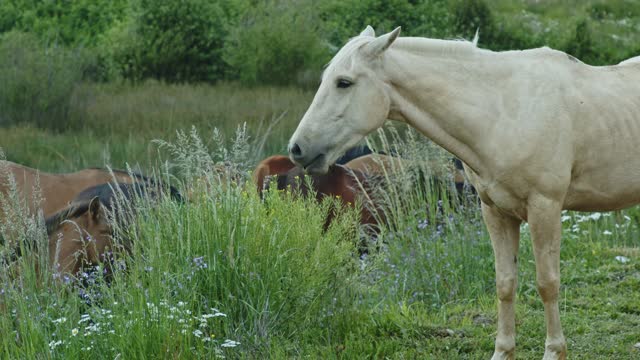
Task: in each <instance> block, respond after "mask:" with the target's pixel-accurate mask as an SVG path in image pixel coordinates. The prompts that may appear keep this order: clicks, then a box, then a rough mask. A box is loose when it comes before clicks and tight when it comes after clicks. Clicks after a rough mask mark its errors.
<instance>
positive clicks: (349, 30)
mask: <svg viewBox="0 0 640 360" xmlns="http://www.w3.org/2000/svg"><path fill="white" fill-rule="evenodd" d="M320 18H321V19H322V21H323V24H324V26H323V28H322V30H323V33H324V34H326V35H325V36H326V38H327V39H328V40H329V42H330V43H331V45H333V46H334V47H336V48H339V47H341V46H342V45H343V44H344V43H345V42H346V41H347V40H348V39H349V38H351V37H354V36H356V35H358V34H359V33H360V32H361V31H362V30H364V28H365V27H366V25H371V26H372V27H373V28H374V29H375V30H376V33H377V34H382V33H385V32H389V31H391V30H393V29H394V28H396V27H397V26H402V28H403V35H404V36H412V35H414V36H432V37H448V36H451V32H450V28H451V27H450V24H449V21H450V19H449V15H448V6H447V1H443V0H423V1H410V0H391V1H384V0H365V1H359V0H333V1H327V2H323V4H322V5H320Z"/></svg>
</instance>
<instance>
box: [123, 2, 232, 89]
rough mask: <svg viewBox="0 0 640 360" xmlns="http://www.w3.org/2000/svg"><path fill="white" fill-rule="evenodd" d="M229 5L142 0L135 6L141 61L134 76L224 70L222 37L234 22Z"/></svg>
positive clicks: (195, 77)
mask: <svg viewBox="0 0 640 360" xmlns="http://www.w3.org/2000/svg"><path fill="white" fill-rule="evenodd" d="M233 3H236V2H233ZM231 4H232V2H230V1H216V2H211V1H207V0H171V1H165V0H141V1H140V4H139V8H138V9H137V10H134V11H136V13H135V15H134V16H135V22H136V23H135V27H136V28H135V31H137V35H138V36H139V42H136V43H135V44H136V46H138V45H139V46H140V48H139V51H140V53H139V58H140V64H139V65H136V66H138V68H135V66H134V70H135V72H134V74H132V75H133V76H134V77H141V78H146V77H153V78H157V79H162V80H167V81H172V82H183V81H209V82H213V81H216V80H219V79H220V78H221V77H222V75H223V74H224V71H225V66H224V62H223V61H222V46H223V40H224V38H225V37H226V35H227V29H228V25H229V23H230V22H232V21H233V11H231V10H232V7H231ZM127 31H130V30H127ZM131 50H137V49H135V48H134V49H131ZM137 56H138V55H136V54H129V55H127V56H125V57H124V58H125V59H127V60H130V59H131V58H135V57H137ZM129 65H130V64H128V63H125V64H122V65H121V66H123V67H125V68H127V66H129ZM128 69H129V70H131V68H128Z"/></svg>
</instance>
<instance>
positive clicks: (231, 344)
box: [220, 339, 240, 348]
mask: <svg viewBox="0 0 640 360" xmlns="http://www.w3.org/2000/svg"><path fill="white" fill-rule="evenodd" d="M238 345H240V343H239V342H237V341H233V340H229V339H227V340H225V341H224V342H223V343H222V344H220V346H221V347H229V348H231V347H236V346H238Z"/></svg>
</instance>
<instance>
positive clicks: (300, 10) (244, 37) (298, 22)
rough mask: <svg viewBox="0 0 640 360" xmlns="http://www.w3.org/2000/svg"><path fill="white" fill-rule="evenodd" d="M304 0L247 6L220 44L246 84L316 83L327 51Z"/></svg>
mask: <svg viewBox="0 0 640 360" xmlns="http://www.w3.org/2000/svg"><path fill="white" fill-rule="evenodd" d="M311 5H312V3H311V2H310V1H308V0H296V1H293V2H288V1H265V2H261V3H260V4H258V5H257V6H256V7H255V8H253V9H250V10H249V11H248V12H247V13H246V14H245V16H244V17H243V18H242V19H241V21H240V24H239V26H237V27H236V28H234V29H233V30H232V31H231V33H230V35H229V38H228V39H227V42H226V44H225V48H224V59H225V61H226V62H227V63H228V64H229V65H230V66H231V69H232V73H231V74H230V75H231V76H232V77H237V78H239V79H240V80H241V81H242V82H243V83H245V84H252V85H253V84H276V85H285V84H295V83H298V84H304V83H312V84H313V85H316V84H317V79H318V76H319V72H320V69H321V66H322V64H324V63H325V62H326V61H328V60H329V58H328V54H329V51H328V49H327V47H326V46H325V45H324V44H323V41H322V38H321V37H320V34H319V29H318V22H317V21H316V16H315V13H314V10H313V8H312V6H311Z"/></svg>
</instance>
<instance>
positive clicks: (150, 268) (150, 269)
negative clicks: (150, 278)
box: [144, 266, 153, 272]
mask: <svg viewBox="0 0 640 360" xmlns="http://www.w3.org/2000/svg"><path fill="white" fill-rule="evenodd" d="M144 271H146V272H152V271H153V266H145V267H144Z"/></svg>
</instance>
